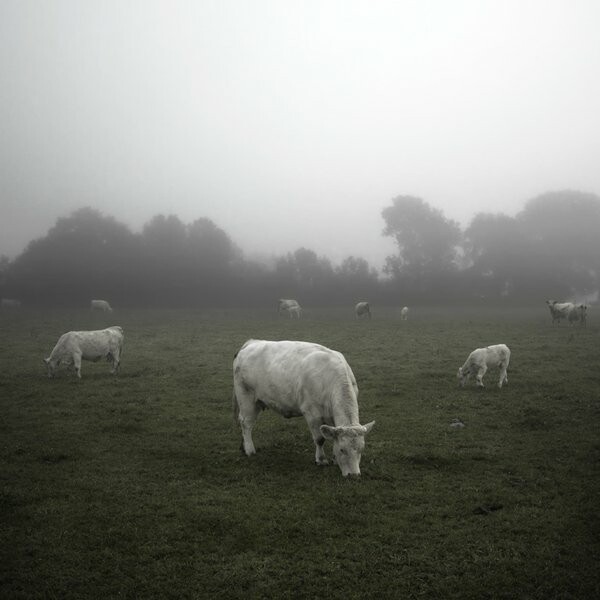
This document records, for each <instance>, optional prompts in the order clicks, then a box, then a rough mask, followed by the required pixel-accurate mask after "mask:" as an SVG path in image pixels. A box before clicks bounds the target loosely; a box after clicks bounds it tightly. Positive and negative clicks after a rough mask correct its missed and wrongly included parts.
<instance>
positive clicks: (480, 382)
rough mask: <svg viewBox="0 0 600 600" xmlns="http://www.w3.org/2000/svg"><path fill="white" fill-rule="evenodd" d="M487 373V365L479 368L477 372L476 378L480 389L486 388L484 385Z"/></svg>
mask: <svg viewBox="0 0 600 600" xmlns="http://www.w3.org/2000/svg"><path fill="white" fill-rule="evenodd" d="M486 371H487V367H486V366H485V365H483V366H482V367H479V369H478V371H477V376H476V377H475V380H476V381H477V385H478V386H479V387H485V386H484V385H483V376H484V375H485V372H486Z"/></svg>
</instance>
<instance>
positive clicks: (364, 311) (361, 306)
mask: <svg viewBox="0 0 600 600" xmlns="http://www.w3.org/2000/svg"><path fill="white" fill-rule="evenodd" d="M354 312H355V313H356V318H357V319H360V317H364V316H365V315H367V316H368V317H369V319H370V318H371V307H370V306H369V303H368V302H359V303H358V304H357V305H356V306H355V307H354Z"/></svg>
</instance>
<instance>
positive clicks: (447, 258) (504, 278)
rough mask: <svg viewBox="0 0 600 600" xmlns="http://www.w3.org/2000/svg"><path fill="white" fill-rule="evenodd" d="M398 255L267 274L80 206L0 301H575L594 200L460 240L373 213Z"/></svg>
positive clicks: (587, 280)
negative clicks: (378, 261) (378, 262)
mask: <svg viewBox="0 0 600 600" xmlns="http://www.w3.org/2000/svg"><path fill="white" fill-rule="evenodd" d="M382 218H383V222H384V228H383V232H382V233H383V235H385V236H391V237H392V238H393V239H394V240H395V242H396V246H397V252H396V253H395V254H393V255H391V256H388V257H387V259H386V261H385V264H384V265H383V267H382V270H381V272H378V271H377V270H376V269H375V268H374V267H372V266H371V265H369V263H368V262H367V260H365V259H364V258H361V257H356V256H349V257H347V258H346V259H344V260H343V261H342V262H341V263H340V264H338V265H334V264H332V262H331V261H330V260H329V259H328V258H327V257H324V256H318V255H317V254H316V253H315V252H314V251H312V250H310V249H307V248H299V249H297V250H295V251H294V252H290V253H287V254H286V255H284V256H279V257H276V259H275V261H274V263H273V264H272V265H266V264H263V263H261V262H259V261H256V260H251V259H249V258H247V257H245V256H244V253H243V252H242V250H241V249H240V248H239V247H238V246H237V245H236V244H235V243H234V241H232V240H231V238H230V237H229V236H228V235H227V233H226V232H225V231H223V230H222V229H221V228H219V227H218V226H217V225H216V224H215V223H214V222H213V221H211V220H210V219H207V218H199V219H197V220H196V221H194V222H192V223H190V224H185V223H183V222H182V221H181V220H180V219H179V218H178V217H176V216H174V215H168V216H165V215H156V216H155V217H153V218H152V219H151V220H150V221H149V222H148V223H146V224H145V225H144V227H143V229H142V230H141V232H139V233H134V232H132V231H131V230H130V229H129V228H128V227H127V226H126V225H124V224H123V223H120V222H118V221H117V220H116V219H114V218H113V217H111V216H106V215H103V214H102V213H101V212H99V211H97V210H95V209H92V208H81V209H79V210H76V211H75V212H73V213H72V214H71V215H69V216H67V217H62V218H59V219H58V220H57V222H56V224H55V225H54V227H52V228H51V229H50V230H49V231H48V233H47V234H46V235H45V236H44V237H42V238H40V239H37V240H34V241H32V242H30V243H29V245H28V246H27V248H26V249H25V250H24V251H23V252H22V253H21V254H20V255H19V256H17V257H16V258H15V259H14V260H12V261H11V260H9V259H8V258H6V257H2V259H1V260H0V295H2V297H14V298H19V299H20V300H21V301H22V302H23V304H24V305H30V306H36V305H56V306H85V305H87V304H88V303H89V300H90V299H91V298H106V299H108V300H110V302H111V303H112V304H114V305H115V306H148V307H154V306H156V307H159V306H172V307H193V306H199V307H209V306H223V307H228V306H232V307H233V306H249V307H252V306H265V305H269V304H274V302H275V301H276V299H277V298H281V297H293V298H297V299H298V300H299V301H300V303H301V304H304V305H313V306H315V305H321V306H326V305H341V304H346V305H347V304H349V303H352V302H356V301H358V300H369V301H370V302H372V303H381V304H388V305H398V304H411V303H417V302H428V303H446V302H451V301H456V302H458V301H468V302H473V301H477V302H479V301H482V300H487V301H490V302H511V301H512V302H523V301H530V300H531V301H539V300H540V299H543V298H546V297H553V298H559V299H566V298H572V297H574V296H575V295H580V296H581V295H586V294H590V293H591V292H592V291H594V290H597V289H598V288H599V287H600V285H599V284H600V281H599V275H600V265H599V261H600V236H599V235H598V232H599V231H600V197H598V196H596V195H594V194H587V193H583V192H576V191H563V192H551V193H547V194H543V195H541V196H538V197H536V198H533V199H532V200H530V201H528V202H527V203H526V204H525V206H524V208H523V210H522V211H521V212H519V213H518V214H517V215H516V216H515V217H510V216H507V215H505V214H502V213H492V212H490V213H487V212H481V213H479V214H477V215H475V216H474V218H473V219H472V221H471V223H470V224H469V226H468V227H467V228H466V229H465V230H462V229H461V228H460V226H459V224H458V223H456V222H455V221H453V220H451V219H448V218H446V217H445V216H444V214H443V212H442V211H440V210H439V209H436V208H434V207H432V206H430V205H429V204H428V203H427V202H425V201H424V200H423V199H421V198H417V197H414V196H398V197H396V198H394V199H393V200H392V202H391V205H390V206H388V207H386V208H384V210H383V211H382Z"/></svg>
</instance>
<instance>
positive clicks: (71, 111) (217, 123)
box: [0, 0, 600, 293]
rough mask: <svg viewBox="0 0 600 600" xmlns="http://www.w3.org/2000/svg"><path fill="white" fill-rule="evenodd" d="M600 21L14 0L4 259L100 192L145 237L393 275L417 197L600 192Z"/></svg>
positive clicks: (456, 7)
mask: <svg viewBox="0 0 600 600" xmlns="http://www.w3.org/2000/svg"><path fill="white" fill-rule="evenodd" d="M599 17H600V8H599V5H598V4H597V3H596V2H591V1H590V2H586V1H582V2H577V4H576V6H575V5H569V4H568V3H563V2H552V3H548V2H542V1H534V2H525V3H521V2H508V3H506V2H505V3H503V4H502V6H501V7H500V6H495V5H493V4H490V5H486V6H485V7H483V6H479V5H478V4H477V3H473V2H466V1H465V2H453V3H451V4H449V3H444V2H439V3H434V4H425V3H419V2H381V3H377V4H376V5H373V4H371V3H366V2H335V1H334V2H326V3H311V2H309V3H301V4H296V3H287V2H258V3H252V6H250V5H248V4H246V3H243V2H235V1H225V2H219V3H207V2H175V3H163V2H153V1H150V2H145V3H144V5H143V8H142V7H140V6H138V5H137V4H135V3H128V2H125V3H108V4H105V3H99V2H86V3H73V2H69V1H61V0H57V1H52V2H44V3H41V4H40V3H36V2H29V1H25V2H4V3H2V5H1V6H0V85H1V88H2V90H3V93H2V97H1V98H0V109H1V110H0V131H2V136H1V140H0V255H4V256H5V257H7V258H8V259H10V260H13V259H15V258H16V257H17V256H18V255H20V254H21V253H22V252H23V251H24V250H25V248H26V246H27V244H28V243H29V242H30V241H32V240H37V239H40V238H43V237H44V236H45V235H46V234H47V233H48V231H49V230H50V229H51V228H52V227H53V226H54V225H55V223H56V220H57V219H59V218H63V219H64V218H68V217H69V216H70V215H72V214H73V213H74V211H76V210H78V209H80V208H83V207H92V208H94V209H97V210H98V211H100V212H101V213H102V214H103V215H104V216H106V217H113V218H114V219H116V220H117V221H118V222H119V223H122V224H123V225H125V226H126V227H127V228H128V229H129V230H130V231H131V232H132V233H134V234H136V235H143V229H144V227H146V225H147V224H148V223H150V222H151V221H152V219H153V218H154V217H156V216H157V215H164V216H165V217H169V216H170V215H174V216H175V217H176V218H177V219H179V220H180V221H181V222H182V223H183V224H184V225H186V226H189V225H191V224H192V223H193V222H195V221H196V220H198V219H209V220H210V221H212V222H213V223H214V224H215V225H216V226H217V227H218V228H220V229H221V230H223V231H224V232H225V233H226V234H227V236H228V237H229V239H230V240H231V242H232V243H234V244H235V246H236V248H237V249H239V251H241V252H242V253H243V256H244V257H245V258H246V259H249V260H252V261H259V262H263V263H266V264H270V265H271V266H272V265H273V264H274V263H275V262H277V261H278V260H280V259H282V258H283V257H285V256H287V255H288V254H289V253H294V252H296V251H297V250H298V249H300V248H305V249H308V250H311V251H313V252H315V253H316V254H317V256H318V257H319V258H321V257H322V258H324V259H326V260H329V261H330V262H331V263H332V265H334V266H339V265H341V264H342V263H343V261H344V260H346V259H347V258H348V257H351V256H352V257H355V258H361V259H364V260H366V261H367V262H368V263H369V268H374V269H376V270H377V271H378V272H379V273H380V274H381V273H382V271H383V270H384V269H385V266H386V264H388V261H387V259H388V257H389V256H394V255H397V252H398V246H397V244H396V243H395V240H396V239H397V236H394V235H392V236H383V235H382V230H383V229H384V228H385V227H386V226H387V224H386V223H385V222H384V221H383V220H382V218H381V212H382V210H384V209H385V208H386V207H387V206H388V205H389V204H390V203H391V202H392V200H393V199H394V198H396V197H398V196H405V195H408V196H415V197H418V198H422V199H423V200H424V201H425V202H426V203H427V204H428V205H430V206H431V207H432V208H434V209H438V210H441V211H442V213H443V216H444V218H445V219H447V220H449V221H455V222H456V223H457V224H458V225H459V226H460V227H461V229H462V230H463V231H464V230H466V229H467V228H468V227H469V225H470V224H471V221H472V220H473V219H474V218H475V217H476V215H478V214H479V213H485V214H487V213H492V214H503V215H506V216H508V217H511V218H512V217H516V216H517V214H518V213H519V212H520V211H521V210H523V209H524V207H525V205H526V203H527V202H528V201H530V200H532V199H533V198H536V197H538V196H540V195H542V194H545V193H547V192H556V191H561V190H577V191H581V192H583V193H586V194H597V193H599V191H600V169H598V161H597V156H598V154H599V150H600V148H599V147H598V143H599V142H598V140H599V139H600V115H599V112H598V110H597V106H598V105H599V104H600V94H599V86H600V80H599V78H598V77H597V74H598V73H599V72H600V51H599V48H598V45H599V43H598V38H597V35H596V30H595V26H596V23H597V22H598V20H599V19H598V18H599ZM5 261H6V259H5ZM574 283H579V282H574ZM15 293H16V292H15ZM556 293H558V291H557V292H556Z"/></svg>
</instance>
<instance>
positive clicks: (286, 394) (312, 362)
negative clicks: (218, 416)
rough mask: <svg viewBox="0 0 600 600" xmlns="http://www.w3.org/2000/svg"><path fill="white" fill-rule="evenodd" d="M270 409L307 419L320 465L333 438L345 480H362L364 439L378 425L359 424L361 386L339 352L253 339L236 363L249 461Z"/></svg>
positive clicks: (238, 409)
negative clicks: (257, 429) (258, 426)
mask: <svg viewBox="0 0 600 600" xmlns="http://www.w3.org/2000/svg"><path fill="white" fill-rule="evenodd" d="M265 408H272V409H273V410H274V411H276V412H278V413H279V414H281V415H282V416H283V417H285V418H290V417H300V416H303V417H304V418H305V419H306V422H307V423H308V428H309V429H310V432H311V434H312V437H313V440H314V443H315V449H316V450H315V462H316V463H317V464H318V465H326V464H328V461H327V459H326V457H325V451H324V448H323V446H324V444H325V440H326V439H328V440H331V441H332V442H333V455H334V459H335V461H336V462H337V464H338V466H339V468H340V469H341V471H342V475H344V477H346V476H347V475H360V466H359V465H360V457H361V453H362V451H363V449H364V446H365V435H366V434H367V433H368V432H369V431H371V428H372V427H373V425H374V424H375V422H374V421H373V422H371V423H368V424H366V425H361V424H360V422H359V419H358V386H357V385H356V380H355V378H354V374H353V373H352V369H350V366H349V365H348V363H347V362H346V359H345V358H344V356H343V355H342V354H341V353H340V352H336V351H335V350H330V349H329V348H326V347H325V346H320V345H319V344H312V343H310V342H293V341H283V342H270V341H264V340H248V341H247V342H246V343H245V344H244V345H243V346H242V348H241V349H240V351H239V352H238V353H237V354H236V356H235V358H234V361H233V410H234V417H236V418H237V420H238V421H239V424H240V426H241V429H242V439H243V449H244V452H245V453H246V455H248V456H251V455H252V454H254V453H255V452H256V450H255V448H254V443H253V441H252V428H253V427H254V423H255V422H256V419H257V417H258V415H259V413H260V411H261V410H263V409H265Z"/></svg>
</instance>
